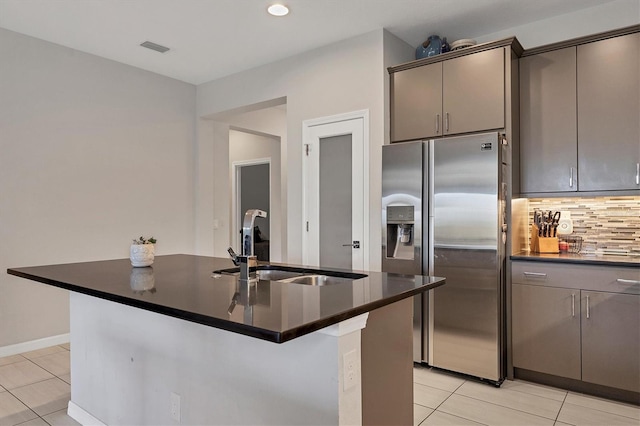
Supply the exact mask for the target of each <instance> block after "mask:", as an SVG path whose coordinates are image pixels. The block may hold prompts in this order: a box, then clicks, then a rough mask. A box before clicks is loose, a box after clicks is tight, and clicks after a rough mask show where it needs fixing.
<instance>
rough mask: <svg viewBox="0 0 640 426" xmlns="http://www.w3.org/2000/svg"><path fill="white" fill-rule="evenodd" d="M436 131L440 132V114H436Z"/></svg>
mask: <svg viewBox="0 0 640 426" xmlns="http://www.w3.org/2000/svg"><path fill="white" fill-rule="evenodd" d="M436 133H440V114H436Z"/></svg>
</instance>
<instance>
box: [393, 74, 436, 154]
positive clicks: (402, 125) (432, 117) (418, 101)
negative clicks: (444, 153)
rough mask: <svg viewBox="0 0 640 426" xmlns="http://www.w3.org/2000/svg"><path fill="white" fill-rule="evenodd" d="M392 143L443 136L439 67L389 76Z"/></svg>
mask: <svg viewBox="0 0 640 426" xmlns="http://www.w3.org/2000/svg"><path fill="white" fill-rule="evenodd" d="M391 78H392V80H393V90H392V94H391V117H392V123H391V140H392V141H394V142H395V141H407V140H416V139H423V138H431V137H435V136H442V63H435V64H430V65H425V66H422V67H417V68H411V69H408V70H404V71H401V72H397V73H394V74H391Z"/></svg>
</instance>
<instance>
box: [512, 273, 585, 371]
mask: <svg viewBox="0 0 640 426" xmlns="http://www.w3.org/2000/svg"><path fill="white" fill-rule="evenodd" d="M512 296H513V298H512V303H513V304H512V311H513V365H514V366H516V367H520V368H526V369H527V370H532V371H538V372H541V373H547V374H553V375H555V376H562V377H570V378H572V379H577V380H580V379H581V366H580V303H579V297H580V290H577V291H576V290H572V289H567V288H552V287H540V286H533V285H521V284H514V285H513V286H512ZM576 299H578V300H576Z"/></svg>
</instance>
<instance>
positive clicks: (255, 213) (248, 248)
mask: <svg viewBox="0 0 640 426" xmlns="http://www.w3.org/2000/svg"><path fill="white" fill-rule="evenodd" d="M256 217H267V212H265V211H263V210H258V209H251V210H247V212H246V213H245V214H244V223H243V224H242V254H241V255H239V256H238V255H236V253H235V252H234V251H233V249H232V248H231V247H229V248H228V249H227V251H228V252H229V255H230V256H231V260H233V263H234V265H236V266H240V279H241V280H248V279H250V278H251V268H252V267H256V266H258V259H257V258H256V256H255V255H254V254H253V225H254V223H255V221H256Z"/></svg>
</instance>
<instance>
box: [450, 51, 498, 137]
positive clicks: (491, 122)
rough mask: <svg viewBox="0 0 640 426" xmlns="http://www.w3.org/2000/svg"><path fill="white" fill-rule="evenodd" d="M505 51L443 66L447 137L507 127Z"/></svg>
mask: <svg viewBox="0 0 640 426" xmlns="http://www.w3.org/2000/svg"><path fill="white" fill-rule="evenodd" d="M504 72H505V70H504V49H503V48H500V49H493V50H486V51H484V52H479V53H474V54H473V55H467V56H461V57H459V58H455V59H451V60H449V61H445V62H443V63H442V113H443V118H444V134H445V135H452V134H459V133H468V132H475V131H479V130H489V129H502V128H503V127H504V114H505V111H504V90H505V88H504V86H505V82H504Z"/></svg>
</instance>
